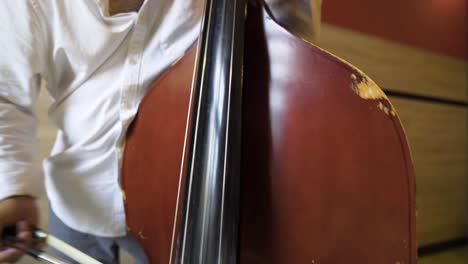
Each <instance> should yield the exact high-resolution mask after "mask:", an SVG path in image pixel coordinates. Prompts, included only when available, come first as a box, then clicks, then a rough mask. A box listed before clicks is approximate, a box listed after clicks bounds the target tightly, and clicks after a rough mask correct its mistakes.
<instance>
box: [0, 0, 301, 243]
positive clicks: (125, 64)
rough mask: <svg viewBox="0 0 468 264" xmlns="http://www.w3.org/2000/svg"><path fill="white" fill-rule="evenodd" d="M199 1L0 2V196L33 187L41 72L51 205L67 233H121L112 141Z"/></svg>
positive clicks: (180, 49) (181, 41) (185, 33)
mask: <svg viewBox="0 0 468 264" xmlns="http://www.w3.org/2000/svg"><path fill="white" fill-rule="evenodd" d="M203 2H204V1H203V0H190V1H189V0H164V1H163V0H146V1H145V3H144V4H143V6H142V7H141V9H140V11H139V12H138V13H136V12H130V13H123V14H118V15H115V16H112V17H110V16H109V15H108V5H107V1H104V0H102V1H98V0H1V1H0V200H1V199H4V198H6V197H9V196H12V195H19V194H29V195H33V196H35V195H37V186H40V185H41V184H40V183H38V180H39V179H40V177H38V176H39V174H40V169H39V168H36V167H35V165H34V164H35V163H34V159H35V152H36V142H35V132H36V131H35V130H36V120H35V116H34V109H35V103H36V98H37V95H38V92H39V91H38V90H39V83H40V79H41V78H44V79H46V80H47V82H48V90H49V93H50V95H51V96H52V98H53V101H54V102H53V104H52V106H51V108H50V109H49V118H50V120H51V121H52V123H53V124H54V125H55V126H56V127H57V128H58V133H57V137H56V141H55V144H54V147H53V149H52V153H51V155H50V157H49V158H47V159H46V160H45V161H44V162H43V172H44V177H45V183H46V189H47V194H48V198H49V201H50V205H51V207H52V209H53V210H54V212H55V214H56V215H57V216H58V217H59V218H60V219H61V220H62V221H63V222H64V223H65V224H67V225H68V226H70V227H71V228H73V229H75V230H78V231H81V232H84V233H90V234H94V235H98V236H122V235H125V234H126V224H125V214H124V206H123V198H122V193H121V188H120V184H119V176H120V175H119V174H120V165H119V163H120V160H121V155H122V144H121V143H120V144H119V142H123V139H125V132H126V130H127V128H128V126H129V124H130V123H131V121H132V119H133V118H134V116H135V114H136V111H137V108H138V104H139V102H140V100H141V98H142V97H143V95H144V94H145V92H146V90H147V89H148V87H149V86H150V85H151V83H152V82H153V81H154V80H155V79H156V78H157V77H158V76H159V75H160V74H161V73H162V71H164V70H165V69H167V68H168V67H169V66H170V65H171V64H172V63H173V62H174V61H175V60H176V59H178V58H179V57H181V56H182V55H183V54H184V52H185V51H186V50H187V49H188V48H189V47H190V46H191V44H192V43H193V42H194V41H195V40H196V39H197V37H198V34H199V23H200V20H201V16H202V10H203ZM272 2H273V1H272ZM296 2H297V3H302V2H304V0H300V1H296ZM297 6H298V8H296V10H300V11H302V10H304V8H302V7H300V6H299V4H298V5H297ZM273 7H274V5H273ZM299 7H300V8H299ZM298 12H299V11H298Z"/></svg>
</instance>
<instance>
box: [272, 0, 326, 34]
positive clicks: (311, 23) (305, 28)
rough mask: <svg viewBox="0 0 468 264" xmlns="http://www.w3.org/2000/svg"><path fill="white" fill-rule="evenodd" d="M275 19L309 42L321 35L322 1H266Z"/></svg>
mask: <svg viewBox="0 0 468 264" xmlns="http://www.w3.org/2000/svg"><path fill="white" fill-rule="evenodd" d="M266 2H267V4H268V7H269V8H270V10H271V12H272V13H273V16H274V17H275V19H276V20H277V21H278V22H279V23H280V24H282V25H283V26H284V27H286V28H288V29H289V30H291V31H293V32H295V33H297V34H299V35H300V36H302V37H304V38H305V39H307V40H309V41H314V40H315V39H316V38H317V37H318V35H319V34H320V20H321V5H322V0H266Z"/></svg>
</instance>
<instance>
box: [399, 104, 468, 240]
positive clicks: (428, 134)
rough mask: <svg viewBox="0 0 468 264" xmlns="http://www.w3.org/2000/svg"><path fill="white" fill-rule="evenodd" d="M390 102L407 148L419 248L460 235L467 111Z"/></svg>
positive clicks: (465, 197) (463, 227) (463, 220)
mask: <svg viewBox="0 0 468 264" xmlns="http://www.w3.org/2000/svg"><path fill="white" fill-rule="evenodd" d="M390 100H391V102H392V104H393V105H394V106H395V108H396V109H397V112H398V114H399V116H400V118H401V120H402V123H403V126H404V128H405V131H406V135H407V137H408V142H409V144H410V148H411V149H412V157H413V161H414V166H415V171H416V187H417V192H416V200H417V207H418V215H417V218H416V223H417V234H418V235H417V236H418V241H419V245H420V246H421V245H427V244H431V243H435V242H439V241H446V240H450V239H455V238H459V237H462V236H464V234H466V230H467V220H468V219H467V209H468V208H467V205H466V201H468V194H467V186H468V178H467V173H468V162H467V160H468V154H467V135H468V129H467V117H468V110H467V108H465V107H459V106H450V105H443V104H433V103H426V102H419V101H414V100H408V99H400V98H390Z"/></svg>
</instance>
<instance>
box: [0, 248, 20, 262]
mask: <svg viewBox="0 0 468 264" xmlns="http://www.w3.org/2000/svg"><path fill="white" fill-rule="evenodd" d="M22 255H23V254H22V252H21V251H20V250H18V249H16V248H6V249H4V250H2V251H0V262H10V263H14V262H16V261H18V260H19V259H20V258H21V256H22Z"/></svg>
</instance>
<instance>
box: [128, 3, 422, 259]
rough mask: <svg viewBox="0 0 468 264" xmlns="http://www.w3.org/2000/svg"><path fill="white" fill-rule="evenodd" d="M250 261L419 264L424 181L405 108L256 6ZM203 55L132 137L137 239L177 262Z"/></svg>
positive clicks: (162, 89)
mask: <svg viewBox="0 0 468 264" xmlns="http://www.w3.org/2000/svg"><path fill="white" fill-rule="evenodd" d="M245 43H246V44H245V47H246V48H245V50H246V53H245V63H244V65H245V66H244V76H245V77H244V88H243V121H242V164H241V224H240V239H241V243H240V262H241V263H242V264H246V263H401V264H402V263H416V242H415V241H416V239H415V197H414V189H415V188H414V174H413V167H412V162H411V158H410V153H409V149H408V145H407V142H406V139H405V135H404V132H403V129H402V127H401V124H400V122H399V120H398V117H397V116H396V113H395V111H394V109H393V108H392V106H391V104H390V103H389V101H388V100H387V99H386V98H385V96H384V95H383V93H382V92H381V91H380V90H379V89H378V87H376V86H375V84H374V83H373V82H372V81H371V80H369V79H368V78H367V77H366V76H364V75H363V74H362V73H361V72H360V71H358V70H357V69H355V68H353V67H352V66H350V65H349V64H347V63H346V62H343V61H341V60H340V59H338V58H336V57H334V56H332V55H330V54H328V53H326V52H324V51H323V50H321V49H319V48H317V47H314V46H312V45H311V44H308V43H306V42H304V41H303V40H301V39H300V38H298V37H296V36H294V35H292V34H290V33H289V32H288V31H286V30H285V29H284V28H282V27H281V26H279V25H278V24H277V23H276V22H275V21H274V20H273V19H272V18H271V17H270V16H269V15H268V13H267V12H266V11H265V10H264V9H263V8H261V6H257V7H254V8H251V9H250V11H249V14H248V20H247V25H246V42H245ZM195 57H196V47H193V48H191V49H190V50H189V51H188V52H187V53H186V55H185V56H184V57H183V58H181V60H180V61H179V62H178V63H177V64H175V65H174V67H172V68H171V69H169V70H168V71H167V72H166V73H164V74H163V75H162V76H161V77H160V78H159V79H158V80H157V81H156V82H155V84H154V85H153V86H152V87H151V88H150V90H149V91H148V93H147V95H146V96H145V98H144V99H143V101H142V102H141V104H140V109H139V113H138V115H137V117H136V119H135V121H134V123H133V125H132V127H131V128H130V130H129V132H128V137H127V142H126V146H125V153H124V160H123V167H122V170H123V171H122V173H123V174H122V184H123V189H124V192H125V194H126V201H125V203H126V214H127V225H128V228H129V233H130V234H132V235H133V236H135V237H136V238H137V239H138V240H139V242H140V243H141V244H142V245H143V247H144V248H145V249H146V252H147V255H148V257H149V259H150V261H151V263H168V262H171V261H173V260H174V259H175V254H176V253H175V248H176V243H177V233H178V228H179V227H178V226H179V224H180V216H181V206H182V203H181V200H182V198H183V197H182V196H183V190H184V188H183V187H184V186H183V183H184V182H185V181H184V180H183V179H181V177H183V176H184V175H185V174H184V173H183V172H184V170H185V168H184V164H185V160H184V159H185V156H184V146H185V145H184V142H185V137H186V127H187V119H188V117H189V115H188V113H190V112H191V109H190V105H191V104H190V100H191V97H190V92H191V86H192V77H193V72H194V65H195Z"/></svg>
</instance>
